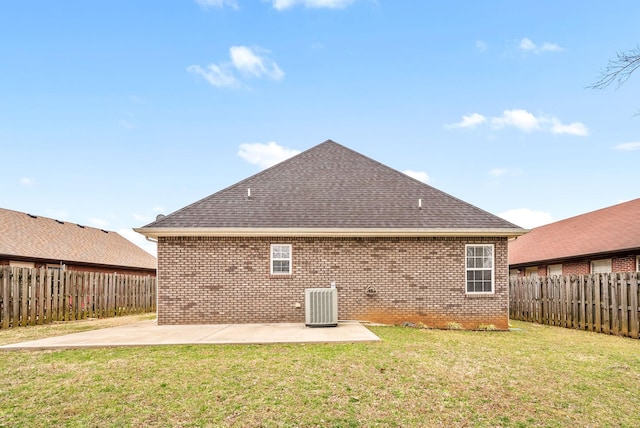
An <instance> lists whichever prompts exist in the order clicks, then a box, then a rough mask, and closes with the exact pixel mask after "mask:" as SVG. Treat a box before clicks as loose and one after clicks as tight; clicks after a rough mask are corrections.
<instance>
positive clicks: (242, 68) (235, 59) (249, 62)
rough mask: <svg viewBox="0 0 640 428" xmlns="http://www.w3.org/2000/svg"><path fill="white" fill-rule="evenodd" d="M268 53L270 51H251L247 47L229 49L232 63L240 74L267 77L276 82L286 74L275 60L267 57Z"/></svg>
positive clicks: (258, 49) (259, 49) (256, 49)
mask: <svg viewBox="0 0 640 428" xmlns="http://www.w3.org/2000/svg"><path fill="white" fill-rule="evenodd" d="M268 53H269V51H267V50H265V49H261V48H254V49H251V48H248V47H246V46H231V48H230V49H229V55H230V56H231V62H232V63H233V65H234V67H235V68H236V69H237V70H238V71H239V72H241V73H243V74H245V75H251V76H253V77H262V76H267V77H269V78H271V79H274V80H281V79H282V78H283V77H284V72H283V71H282V70H281V69H280V67H278V64H276V62H275V61H274V60H272V59H271V58H269V57H268V56H267V54H268ZM260 54H262V55H260Z"/></svg>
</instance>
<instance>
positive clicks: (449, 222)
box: [136, 140, 524, 236]
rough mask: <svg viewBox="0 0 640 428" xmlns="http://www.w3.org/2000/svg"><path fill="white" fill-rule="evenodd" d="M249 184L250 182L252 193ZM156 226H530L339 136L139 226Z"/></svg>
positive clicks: (420, 228) (149, 230)
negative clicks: (389, 163)
mask: <svg viewBox="0 0 640 428" xmlns="http://www.w3.org/2000/svg"><path fill="white" fill-rule="evenodd" d="M247 189H251V195H250V196H251V197H250V198H249V197H248V190H247ZM419 200H422V207H421V208H422V209H420V207H419ZM155 229H158V230H160V232H162V231H167V230H169V229H171V230H174V232H175V233H180V232H179V230H184V229H191V230H195V229H198V230H202V231H205V232H206V231H214V230H215V231H231V230H244V231H247V230H267V229H268V230H271V231H274V230H277V231H280V232H282V231H288V232H290V233H294V231H302V230H306V231H308V230H315V231H318V230H324V231H328V230H332V231H345V230H355V229H359V230H360V229H362V230H381V231H387V232H390V233H391V232H393V231H399V230H413V231H419V232H420V231H421V232H420V233H423V232H424V231H426V230H441V231H442V230H445V231H451V230H467V231H469V230H474V231H478V230H479V229H482V230H485V231H487V230H493V231H494V232H496V231H499V232H504V233H515V234H521V233H523V232H524V231H523V229H520V228H519V227H517V226H515V225H513V224H511V223H509V222H508V221H506V220H504V219H501V218H499V217H497V216H494V215H492V214H489V213H487V212H486V211H483V210H481V209H479V208H477V207H475V206H473V205H471V204H468V203H466V202H464V201H461V200H459V199H457V198H454V197H453V196H450V195H448V194H446V193H444V192H442V191H439V190H437V189H435V188H433V187H431V186H429V185H427V184H425V183H423V182H421V181H418V180H416V179H414V178H411V177H409V176H408V175H406V174H404V173H402V172H400V171H397V170H395V169H393V168H391V167H388V166H386V165H384V164H382V163H380V162H378V161H376V160H373V159H371V158H369V157H367V156H365V155H362V154H360V153H358V152H356V151H354V150H352V149H349V148H347V147H345V146H343V145H341V144H339V143H336V142H335V141H333V140H326V141H324V142H323V143H321V144H318V145H316V146H314V147H311V148H310V149H308V150H306V151H304V152H302V153H299V154H297V155H295V156H293V157H291V158H289V159H287V160H285V161H283V162H280V163H278V164H276V165H274V166H272V167H270V168H267V169H265V170H263V171H261V172H259V173H257V174H255V175H253V176H251V177H248V178H246V179H244V180H242V181H240V182H238V183H236V184H234V185H231V186H229V187H227V188H225V189H222V190H220V191H218V192H216V193H214V194H212V195H210V196H207V197H205V198H203V199H201V200H199V201H197V202H195V203H193V204H191V205H188V206H186V207H184V208H182V209H180V210H178V211H176V212H174V213H172V214H169V215H168V216H166V217H164V218H162V219H160V220H157V221H155V222H153V223H151V224H149V225H147V226H145V227H143V228H140V229H136V231H138V232H141V233H143V234H145V235H147V236H159V235H158V234H157V233H156V232H152V231H153V230H155ZM160 232H158V233H160ZM211 233H213V232H211ZM225 233H226V232H225ZM228 233H231V232H228ZM247 233H248V232H247ZM274 233H275V232H274ZM496 233H497V232H496Z"/></svg>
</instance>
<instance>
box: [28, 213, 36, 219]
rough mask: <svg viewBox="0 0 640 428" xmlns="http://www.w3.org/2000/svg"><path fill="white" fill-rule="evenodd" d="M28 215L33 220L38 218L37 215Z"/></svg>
mask: <svg viewBox="0 0 640 428" xmlns="http://www.w3.org/2000/svg"><path fill="white" fill-rule="evenodd" d="M27 215H28V216H29V217H31V218H38V216H37V215H33V214H27Z"/></svg>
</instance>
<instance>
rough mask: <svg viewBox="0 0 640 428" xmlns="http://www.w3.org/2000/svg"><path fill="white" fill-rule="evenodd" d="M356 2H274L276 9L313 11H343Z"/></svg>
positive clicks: (342, 0) (302, 0)
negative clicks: (301, 8) (303, 8)
mask: <svg viewBox="0 0 640 428" xmlns="http://www.w3.org/2000/svg"><path fill="white" fill-rule="evenodd" d="M355 1H356V0H272V1H271V4H272V6H273V8H274V9H277V10H284V9H289V8H292V7H294V6H298V5H300V6H304V7H308V8H311V9H320V8H327V9H341V8H345V7H347V6H349V5H350V4H351V3H354V2H355Z"/></svg>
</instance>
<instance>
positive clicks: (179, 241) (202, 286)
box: [158, 237, 509, 329]
mask: <svg viewBox="0 0 640 428" xmlns="http://www.w3.org/2000/svg"><path fill="white" fill-rule="evenodd" d="M274 243H276V244H292V259H293V260H292V267H293V273H292V275H290V276H281V275H270V274H269V272H270V269H269V264H270V244H274ZM472 243H480V244H495V255H496V256H495V294H492V295H479V296H474V295H467V294H466V293H465V244H472ZM332 281H335V283H336V286H337V289H338V317H339V319H340V320H361V321H371V322H380V323H385V324H400V323H403V322H412V323H418V322H421V323H423V324H426V325H427V326H430V327H445V326H446V325H447V323H449V322H456V323H459V324H461V325H462V326H463V327H464V328H470V329H471V328H477V327H478V325H479V324H493V325H494V326H495V327H496V328H499V329H506V328H508V304H509V302H508V259H507V240H506V238H468V239H462V238H213V237H165V238H160V239H159V243H158V323H159V324H202V323H256V322H302V323H303V322H304V321H305V310H304V304H305V302H304V290H305V289H306V288H316V287H329V286H330V284H331V282H332ZM367 286H373V287H374V288H375V290H376V291H377V294H376V295H373V296H371V295H367V294H366V293H365V288H366V287H367Z"/></svg>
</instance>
